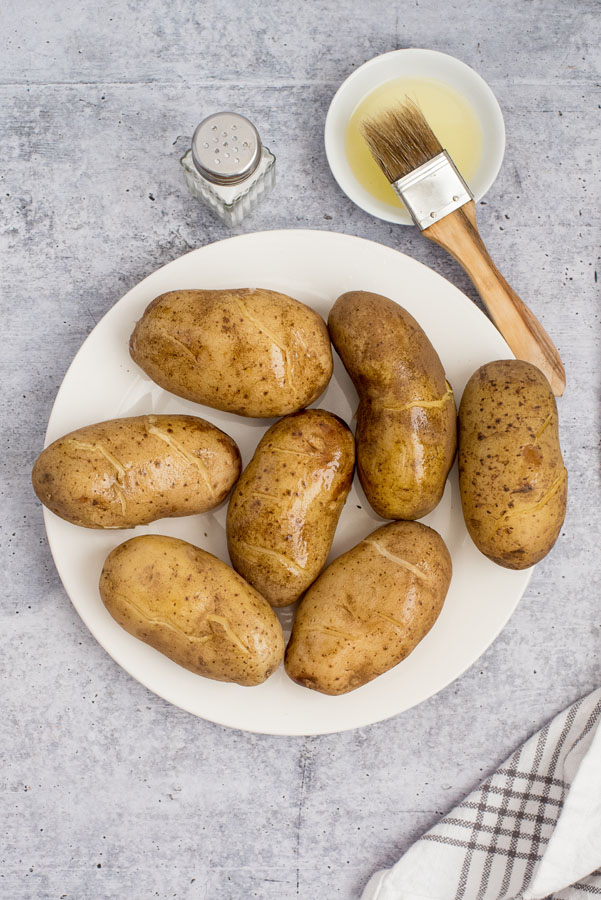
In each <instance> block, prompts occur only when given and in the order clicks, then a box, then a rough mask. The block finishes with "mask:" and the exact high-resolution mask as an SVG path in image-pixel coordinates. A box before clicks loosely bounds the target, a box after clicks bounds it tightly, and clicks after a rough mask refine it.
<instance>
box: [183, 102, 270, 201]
mask: <svg viewBox="0 0 601 900" xmlns="http://www.w3.org/2000/svg"><path fill="white" fill-rule="evenodd" d="M261 149H262V145H261V138H260V137H259V132H258V131H257V129H256V128H255V126H254V125H253V123H252V122H250V121H249V120H248V119H247V118H245V116H240V115H239V114H238V113H232V112H220V113H214V114H213V115H212V116H208V117H207V118H206V119H203V121H202V122H201V123H200V125H199V126H198V128H197V129H196V131H195V132H194V137H193V138H192V159H193V161H194V165H195V166H196V168H197V169H198V171H199V172H200V174H201V175H202V176H203V177H204V178H206V179H207V180H208V181H212V182H214V183H215V184H237V183H238V182H240V181H244V180H245V179H246V178H248V177H249V176H250V175H252V173H253V172H254V171H255V169H256V168H257V166H258V165H259V161H260V159H261Z"/></svg>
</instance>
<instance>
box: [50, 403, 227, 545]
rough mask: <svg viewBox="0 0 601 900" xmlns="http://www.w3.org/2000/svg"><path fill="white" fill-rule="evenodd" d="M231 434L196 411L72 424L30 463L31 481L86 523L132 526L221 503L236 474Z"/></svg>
mask: <svg viewBox="0 0 601 900" xmlns="http://www.w3.org/2000/svg"><path fill="white" fill-rule="evenodd" d="M240 468H241V463H240V452H239V450H238V447H237V446H236V444H235V442H234V441H233V440H232V438H231V437H229V435H227V434H225V432H223V431H221V430H220V429H219V428H216V427H215V425H211V424H210V422H207V421H205V420H204V419H199V418H196V417H195V416H180V415H173V416H168V415H163V416H134V417H130V418H123V419H111V420H109V421H108V422H99V423H98V424H96V425H87V426H86V427H84V428H79V429H77V431H72V432H71V433H70V434H66V435H65V436H64V437H62V438H59V439H58V440H57V441H54V443H53V444H50V446H49V447H46V449H45V450H44V451H43V452H42V453H41V454H40V456H39V457H38V459H37V460H36V462H35V465H34V467H33V473H32V481H33V487H34V490H35V492H36V494H37V495H38V497H39V499H40V500H41V501H42V503H43V504H44V505H45V506H47V507H48V509H50V510H52V512H53V513H55V514H56V515H57V516H60V517H61V518H62V519H66V520H67V521H68V522H72V523H73V524H75V525H83V526H84V527H85V528H133V527H134V526H136V525H145V524H147V523H149V522H154V521H155V520H156V519H162V518H163V517H167V516H189V515H192V514H194V513H201V512H205V511H206V510H208V509H212V508H213V507H215V506H217V505H218V504H219V503H221V502H222V501H223V500H224V499H225V497H226V496H227V494H228V493H229V491H230V489H231V487H232V485H233V484H234V482H235V481H236V479H237V477H238V475H239V474H240Z"/></svg>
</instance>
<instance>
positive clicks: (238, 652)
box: [100, 534, 284, 686]
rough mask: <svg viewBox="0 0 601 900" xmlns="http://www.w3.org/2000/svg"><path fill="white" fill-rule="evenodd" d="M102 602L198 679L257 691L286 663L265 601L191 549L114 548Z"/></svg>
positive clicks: (150, 538) (151, 538)
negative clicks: (280, 665)
mask: <svg viewBox="0 0 601 900" xmlns="http://www.w3.org/2000/svg"><path fill="white" fill-rule="evenodd" d="M100 595H101V597H102V601H103V603H104V605H105V606H106V608H107V609H108V611H109V613H110V614H111V616H112V617H113V618H114V619H115V620H116V621H117V622H118V623H119V624H120V625H121V626H122V627H123V628H125V630H126V631H128V632H129V633H130V634H133V635H134V637H137V638H139V639H140V640H141V641H144V642H145V643H146V644H150V646H151V647H154V648H155V650H159V651H160V652H161V653H164V654H165V656H168V657H169V659H172V660H173V661H174V662H176V663H178V664H179V665H180V666H184V668H186V669H190V671H191V672H195V673H196V674H197V675H204V676H205V677H206V678H213V679H215V680H217V681H233V682H236V683H237V684H241V685H248V686H250V685H257V684H261V683H262V682H263V681H265V679H266V678H268V677H269V676H270V675H271V673H272V672H274V671H275V670H276V669H277V667H278V666H279V664H280V663H281V661H282V658H283V655H284V636H283V633H282V628H281V625H280V623H279V622H278V619H277V617H276V615H275V613H274V612H273V610H272V609H271V607H270V605H269V604H268V603H267V601H266V600H265V599H264V598H263V597H261V595H260V594H259V593H258V592H257V591H255V589H254V588H252V587H251V586H250V585H249V584H247V583H246V582H245V581H244V579H243V578H241V577H240V575H238V574H237V573H236V572H234V570H233V569H231V568H230V567H229V566H227V565H226V564H225V563H224V562H221V560H219V559H217V557H215V556H213V555H212V554H210V553H207V552H206V551H205V550H201V549H200V548H199V547H194V546H193V545H192V544H188V543H187V542H186V541H181V540H178V539H177V538H171V537H164V536H163V535H158V534H146V535H141V536H140V537H136V538H132V539H131V540H129V541H126V542H125V543H123V544H121V545H120V546H118V547H116V548H115V549H114V550H113V551H112V552H111V553H110V554H109V556H108V557H107V559H106V562H105V564H104V568H103V570H102V575H101V577H100Z"/></svg>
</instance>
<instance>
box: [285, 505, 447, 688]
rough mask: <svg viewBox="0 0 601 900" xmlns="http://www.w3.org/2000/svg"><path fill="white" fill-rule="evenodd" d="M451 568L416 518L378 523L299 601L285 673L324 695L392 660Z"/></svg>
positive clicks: (437, 598) (416, 629)
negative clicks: (406, 520) (371, 531)
mask: <svg viewBox="0 0 601 900" xmlns="http://www.w3.org/2000/svg"><path fill="white" fill-rule="evenodd" d="M451 572H452V564H451V557H450V555H449V552H448V550H447V548H446V546H445V543H444V541H443V539H442V538H441V537H440V535H439V534H438V533H437V532H436V531H433V529H431V528H428V527H427V526H426V525H422V524H421V523H419V522H393V523H391V524H389V525H384V526H383V527H382V528H378V529H377V530H376V531H374V532H373V533H372V534H370V535H369V536H368V537H366V538H365V540H363V541H361V543H360V544H357V546H355V547H353V548H352V550H349V551H348V553H344V554H343V555H342V556H339V557H338V558H337V559H335V560H334V562H333V563H331V564H330V565H329V566H328V567H327V569H325V571H324V572H323V573H322V574H321V575H320V577H319V578H318V579H317V581H316V582H315V583H314V584H313V585H312V586H311V587H310V588H309V590H308V591H307V593H306V594H305V596H304V597H303V599H302V600H301V602H300V605H299V608H298V612H297V614H296V620H295V622H294V628H293V631H292V636H291V638H290V642H289V644H288V648H287V650H286V661H285V665H286V671H287V673H288V675H289V676H290V678H292V679H293V681H296V682H297V683H298V684H300V685H303V686H304V687H308V688H312V689H313V690H316V691H321V692H322V693H324V694H345V693H347V692H348V691H352V690H354V689H355V688H358V687H361V685H363V684H366V682H368V681H371V680H372V679H373V678H376V677H377V676H378V675H381V674H382V673H383V672H386V671H387V670H388V669H391V668H392V667H393V666H396V665H397V664H398V663H399V662H401V660H403V659H405V658H406V657H407V656H408V655H409V654H410V653H411V652H412V650H414V649H415V647H416V646H417V644H418V643H419V642H420V641H421V640H422V639H423V638H424V637H425V635H426V634H427V633H428V631H429V630H430V629H431V628H432V626H433V624H434V622H435V621H436V619H437V618H438V615H439V613H440V611H441V609H442V606H443V603H444V600H445V597H446V594H447V591H448V588H449V584H450V581H451Z"/></svg>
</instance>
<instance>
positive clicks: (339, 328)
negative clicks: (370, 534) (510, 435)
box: [328, 291, 457, 519]
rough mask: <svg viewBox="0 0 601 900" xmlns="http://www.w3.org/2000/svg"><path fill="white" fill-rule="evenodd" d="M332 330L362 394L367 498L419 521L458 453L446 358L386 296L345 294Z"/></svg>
mask: <svg viewBox="0 0 601 900" xmlns="http://www.w3.org/2000/svg"><path fill="white" fill-rule="evenodd" d="M328 328H329V331H330V336H331V338H332V343H333V344H334V347H335V348H336V350H337V352H338V354H339V355H340V358H341V359H342V362H343V363H344V366H345V368H346V369H347V371H348V373H349V375H350V377H351V379H352V381H353V384H354V385H355V388H356V390H357V393H358V394H359V408H358V410H357V429H356V433H355V439H356V442H357V472H358V475H359V479H360V481H361V485H362V487H363V490H364V491H365V495H366V497H367V499H368V500H369V502H370V504H371V506H372V507H373V509H374V510H375V512H377V513H378V515H380V516H382V517H383V518H385V519H419V518H421V517H422V516H425V515H426V514H427V513H429V512H430V511H431V510H432V509H434V507H435V506H436V505H437V504H438V503H439V501H440V499H441V497H442V494H443V491H444V487H445V483H446V479H447V475H448V473H449V470H450V468H451V466H452V464H453V460H454V458H455V449H456V433H457V422H456V410H455V401H454V399H453V391H452V389H451V386H450V385H449V384H448V382H447V381H446V379H445V373H444V369H443V367H442V363H441V362H440V359H439V358H438V355H437V353H436V351H435V349H434V347H433V346H432V344H431V343H430V341H429V340H428V338H427V336H426V334H425V333H424V331H423V330H422V328H421V327H420V326H419V324H418V323H417V322H416V321H415V319H414V318H413V317H412V316H411V315H410V314H409V313H408V312H407V311H406V310H405V309H403V308H402V307H401V306H399V305H398V304H397V303H394V302H393V301H392V300H389V299H388V298H387V297H382V296H381V295H380V294H370V293H368V292H365V291H350V292H349V293H346V294H342V296H341V297H339V298H338V300H337V301H336V303H335V304H334V306H333V307H332V309H331V311H330V315H329V318H328Z"/></svg>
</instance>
